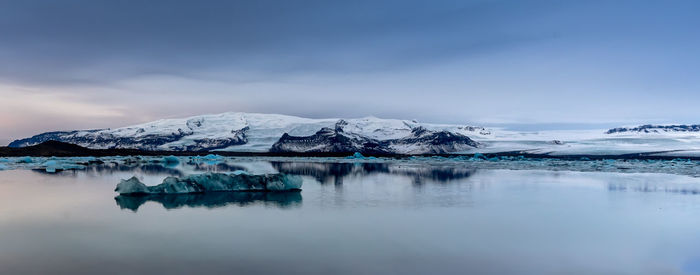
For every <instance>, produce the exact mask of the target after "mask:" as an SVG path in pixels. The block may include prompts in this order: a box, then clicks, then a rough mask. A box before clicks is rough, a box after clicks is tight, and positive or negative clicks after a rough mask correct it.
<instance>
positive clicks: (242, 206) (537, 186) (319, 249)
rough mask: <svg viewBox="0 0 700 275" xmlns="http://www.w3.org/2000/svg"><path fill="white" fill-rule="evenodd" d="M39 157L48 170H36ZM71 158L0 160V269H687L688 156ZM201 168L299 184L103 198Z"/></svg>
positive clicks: (694, 196) (695, 196)
mask: <svg viewBox="0 0 700 275" xmlns="http://www.w3.org/2000/svg"><path fill="white" fill-rule="evenodd" d="M49 161H54V162H51V163H49V164H51V165H54V166H53V168H58V169H57V170H56V169H51V168H49V169H48V171H49V172H47V167H46V165H44V164H46V163H47V162H49ZM81 161H82V162H84V163H88V162H90V161H92V159H89V160H88V159H83V160H71V161H68V160H62V159H41V158H37V159H25V160H20V159H5V160H3V162H0V164H2V165H3V166H4V167H5V168H4V169H6V170H3V171H0V274H46V273H52V274H149V273H155V272H157V273H170V274H205V273H206V274H699V273H700V219H699V218H698V217H700V178H698V177H697V176H696V172H695V171H696V169H697V167H698V166H700V165H699V164H698V163H695V162H690V161H683V160H678V161H675V162H658V163H652V162H644V163H643V164H640V163H637V164H634V165H633V166H634V167H647V168H648V169H647V170H635V171H629V169H622V168H619V167H624V166H625V165H626V164H624V163H615V162H605V161H601V162H571V163H565V164H561V163H560V164H556V163H547V162H542V161H539V162H537V163H535V162H534V161H531V160H519V161H518V160H511V161H510V162H503V161H501V162H496V161H494V162H488V161H459V160H456V161H450V160H434V161H426V160H382V159H378V160H377V159H360V160H357V159H300V158H298V159H286V158H253V157H251V158H211V159H206V158H201V159H192V158H186V157H181V158H179V159H177V160H173V161H159V159H155V158H153V159H148V158H138V161H134V160H130V159H125V158H119V159H116V158H115V159H103V160H100V161H99V162H94V163H93V164H80V162H81ZM56 163H63V164H61V165H57V164H56ZM518 163H520V164H518ZM77 166H81V167H77ZM510 167H512V168H513V169H510ZM611 167H612V168H611ZM616 167H617V168H616ZM62 168H67V169H66V170H64V171H61V170H63V169H62ZM76 168H78V169H76ZM54 170H55V171H54ZM204 172H217V173H241V172H245V173H251V174H260V173H278V172H282V173H287V174H293V175H300V176H302V178H303V180H304V184H303V187H302V191H300V192H280V193H256V192H239V193H227V192H217V193H207V194H187V195H149V196H119V195H118V194H117V193H115V192H114V188H115V185H116V184H117V183H118V182H119V181H120V180H122V179H126V178H130V177H132V176H136V177H137V178H139V179H140V180H141V181H143V182H144V183H146V184H149V185H155V184H158V183H160V182H161V181H162V180H163V178H165V177H167V176H184V175H190V174H194V173H204Z"/></svg>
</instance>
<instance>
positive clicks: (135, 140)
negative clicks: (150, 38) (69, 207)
mask: <svg viewBox="0 0 700 275" xmlns="http://www.w3.org/2000/svg"><path fill="white" fill-rule="evenodd" d="M47 140H58V141H63V142H68V143H73V144H78V145H81V146H84V147H89V148H95V149H110V148H133V149H142V150H167V151H232V152H269V151H274V152H354V151H358V152H363V153H369V154H372V153H389V154H392V153H393V154H444V153H456V154H459V153H468V154H473V153H497V152H522V153H534V154H551V155H589V154H590V155H620V154H645V155H652V156H653V155H663V156H679V157H683V156H688V157H697V156H700V126H698V125H643V126H639V127H628V128H615V129H597V130H571V131H537V132H518V131H508V130H504V129H499V128H493V129H487V128H484V127H477V126H470V125H466V124H465V125H452V124H429V123H420V122H417V121H415V120H399V119H380V118H376V117H365V118H355V119H339V118H328V119H310V118H302V117H295V116H287V115H278V114H256V113H233V112H232V113H223V114H214V115H201V116H194V117H190V118H182V119H163V120H158V121H154V122H149V123H144V124H139V125H134V126H128V127H122V128H117V129H102V130H83V131H69V132H50V133H44V134H40V135H36V136H33V137H30V138H26V139H20V140H16V141H14V142H12V143H11V144H10V146H11V147H23V146H30V145H35V144H39V143H41V142H44V141H47Z"/></svg>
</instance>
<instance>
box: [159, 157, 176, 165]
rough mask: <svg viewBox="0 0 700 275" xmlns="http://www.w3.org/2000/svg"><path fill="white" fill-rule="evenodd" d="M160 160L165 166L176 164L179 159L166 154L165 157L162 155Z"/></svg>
mask: <svg viewBox="0 0 700 275" xmlns="http://www.w3.org/2000/svg"><path fill="white" fill-rule="evenodd" d="M161 162H162V163H163V164H164V165H165V166H176V165H178V164H179V163H180V159H178V158H177V157H176V156H166V157H163V159H162V160H161Z"/></svg>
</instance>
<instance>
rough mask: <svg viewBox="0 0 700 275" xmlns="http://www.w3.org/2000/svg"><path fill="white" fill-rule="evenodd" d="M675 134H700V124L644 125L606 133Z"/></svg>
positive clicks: (614, 129)
mask: <svg viewBox="0 0 700 275" xmlns="http://www.w3.org/2000/svg"><path fill="white" fill-rule="evenodd" d="M662 132H663V133H674V132H700V124H692V125H652V124H647V125H642V126H637V127H631V128H626V127H621V128H613V129H610V130H608V131H607V132H605V133H606V134H618V133H662Z"/></svg>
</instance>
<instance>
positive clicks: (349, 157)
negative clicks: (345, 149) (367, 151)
mask: <svg viewBox="0 0 700 275" xmlns="http://www.w3.org/2000/svg"><path fill="white" fill-rule="evenodd" d="M346 159H365V156H363V155H362V154H361V153H360V152H355V154H353V155H352V156H348V157H346Z"/></svg>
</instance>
